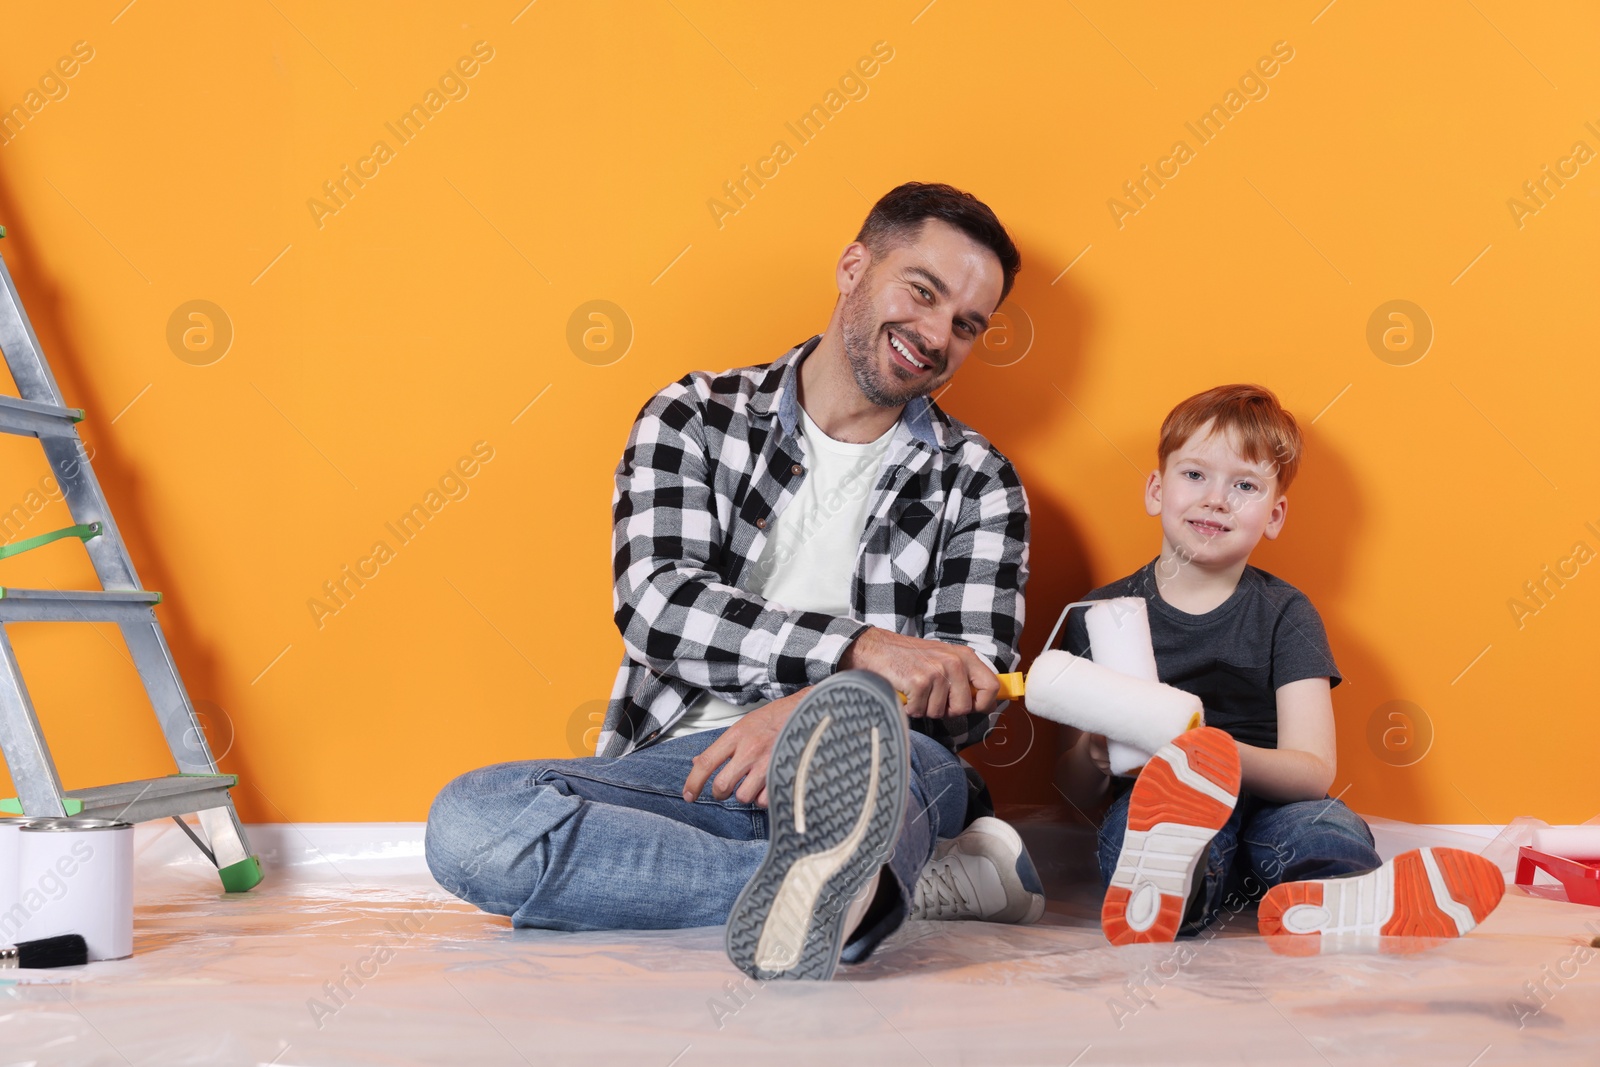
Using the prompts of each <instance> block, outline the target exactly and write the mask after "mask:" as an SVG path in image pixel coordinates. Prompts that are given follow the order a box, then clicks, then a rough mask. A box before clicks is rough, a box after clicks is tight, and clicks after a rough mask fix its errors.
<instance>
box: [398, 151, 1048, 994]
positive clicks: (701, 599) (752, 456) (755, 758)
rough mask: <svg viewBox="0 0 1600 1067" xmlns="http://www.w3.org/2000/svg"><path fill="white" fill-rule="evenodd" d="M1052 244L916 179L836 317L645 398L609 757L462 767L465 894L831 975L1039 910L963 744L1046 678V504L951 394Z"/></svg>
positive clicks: (455, 829) (538, 914)
mask: <svg viewBox="0 0 1600 1067" xmlns="http://www.w3.org/2000/svg"><path fill="white" fill-rule="evenodd" d="M1020 265H1021V260H1020V257H1019V255H1018V254H1017V250H1016V247H1015V246H1014V245H1013V244H1012V242H1011V239H1010V237H1009V236H1008V235H1007V234H1006V231H1005V229H1004V227H1002V226H1001V224H1000V222H999V220H998V219H997V218H996V217H995V215H994V213H993V212H992V211H990V210H989V208H988V207H986V206H985V205H984V204H982V203H981V202H979V201H978V200H977V199H976V198H974V197H972V196H971V195H970V194H967V193H962V192H960V191H958V190H956V189H953V188H951V187H950V186H947V185H933V184H921V183H915V182H913V183H908V184H906V185H902V186H900V187H898V188H896V189H894V190H892V191H891V192H890V193H888V194H887V195H886V196H884V198H883V199H882V200H880V201H879V202H878V203H877V205H875V206H874V207H873V209H872V211H871V213H870V214H869V215H868V217H867V220H866V222H865V224H864V225H863V226H862V229H861V231H860V233H859V234H858V235H857V237H856V240H855V241H853V242H852V243H851V244H850V245H849V246H848V247H846V248H845V250H844V252H843V254H842V255H841V256H840V258H839V261H838V264H837V267H836V270H835V274H836V279H837V283H838V288H839V293H840V296H839V299H838V301H837V302H836V303H835V306H834V310H833V313H832V316H831V317H830V319H829V322H828V326H827V329H826V331H825V332H824V333H822V334H821V335H820V336H818V337H813V338H811V339H810V340H809V341H807V342H805V343H803V344H801V345H798V346H796V347H795V348H793V349H791V350H790V351H789V352H788V353H787V354H785V355H784V356H783V357H781V358H780V359H778V360H776V361H774V362H773V363H770V364H765V365H761V366H753V367H743V368H739V369H735V370H730V371H725V372H723V373H722V374H718V375H712V374H709V373H705V372H695V373H691V374H688V375H685V376H684V377H683V378H681V379H680V380H678V381H677V382H674V383H673V384H672V385H669V386H667V387H666V388H664V389H662V390H661V391H660V392H658V393H656V394H655V395H654V396H653V397H651V398H650V400H649V401H648V402H646V403H645V405H644V407H643V409H642V410H641V411H640V413H639V415H638V418H637V419H636V421H635V422H634V426H633V430H632V433H631V434H630V436H629V439H628V445H627V448H626V449H625V451H624V452H623V455H622V460H621V462H620V463H619V464H618V466H617V471H616V491H615V494H614V496H613V501H612V510H613V520H614V527H613V547H614V565H613V577H614V583H615V584H614V589H613V606H614V608H615V617H616V622H617V627H618V629H619V630H620V631H621V633H622V638H623V643H624V645H625V647H626V653H625V656H624V658H623V662H622V666H621V668H620V669H619V671H618V673H617V679H616V683H615V685H614V686H613V689H612V693H611V703H610V707H609V708H608V710H607V715H606V721H605V724H604V728H603V730H602V732H601V736H600V740H599V743H598V746H597V755H595V756H594V757H584V758H578V759H567V760H533V761H525V762H519V763H507V764H499V765H496V766H493V767H487V768H484V769H482V770H478V771H473V772H471V773H469V774H466V775H463V776H462V777H460V778H458V779H456V780H455V781H454V782H452V783H450V785H448V786H447V787H446V788H445V789H444V791H443V792H442V793H440V795H439V797H438V799H437V800H436V801H435V802H434V805H433V809H432V811H431V813H430V816H429V820H428V832H427V857H428V862H429V865H430V867H431V868H432V870H433V873H434V876H435V877H436V878H437V879H438V880H439V882H440V884H441V885H443V886H444V887H445V888H446V889H448V890H450V891H451V892H452V893H455V894H456V895H457V896H460V897H462V898H463V899H465V900H468V901H470V902H472V903H473V904H476V905H477V906H479V907H481V908H483V909H485V910H487V911H492V912H495V913H497V914H502V915H509V916H510V917H511V919H512V922H513V924H514V925H518V926H537V927H544V928H550V929H560V930H593V929H639V928H665V927H685V926H708V925H719V924H722V923H724V922H726V923H727V925H728V933H727V936H728V945H729V954H730V957H731V958H732V959H733V960H734V962H735V963H736V964H737V965H739V966H740V967H741V968H742V969H744V970H745V971H746V972H747V973H750V974H752V975H755V976H758V977H763V978H767V977H816V978H825V977H829V976H831V975H832V973H833V971H834V968H835V966H836V965H837V964H838V963H839V962H840V961H841V959H842V960H843V961H845V962H855V961H859V960H861V959H864V958H865V957H866V955H867V954H868V953H869V952H871V951H872V949H873V948H874V947H875V946H876V945H877V944H878V943H879V942H880V941H881V940H882V939H883V938H884V937H885V936H887V935H888V934H889V933H890V932H892V931H893V930H894V929H895V928H896V927H898V926H899V924H900V923H901V922H902V921H903V920H904V919H905V918H906V917H907V916H908V915H915V916H920V917H926V918H940V917H979V918H987V919H991V920H1000V921H1011V922H1016V921H1030V922H1031V921H1033V920H1035V919H1037V918H1038V916H1039V914H1040V913H1042V911H1043V908H1044V897H1043V893H1042V890H1041V889H1040V887H1039V884H1038V879H1037V876H1036V874H1035V873H1034V871H1033V867H1032V864H1031V862H1030V861H1029V860H1028V858H1027V854H1026V852H1025V850H1024V849H1023V848H1022V842H1021V839H1020V838H1019V837H1017V835H1016V832H1015V831H1014V830H1012V829H1011V828H1010V827H1008V826H1006V825H1005V824H1004V823H1001V822H1000V821H999V820H996V819H992V818H980V819H977V820H975V821H973V822H972V825H971V826H970V828H966V832H965V833H963V832H962V831H963V829H964V827H966V824H967V822H968V819H967V810H968V806H967V805H968V777H967V773H966V772H967V768H966V765H965V764H964V763H963V762H962V761H961V760H960V759H959V758H958V757H957V756H956V755H955V750H956V749H958V748H960V747H962V746H964V745H969V744H973V743H975V742H977V741H980V740H982V738H983V736H984V735H985V734H986V733H987V732H988V730H989V729H990V728H991V727H992V725H993V723H994V721H995V719H996V718H997V717H998V715H999V712H1000V710H1001V708H1002V707H1003V706H1004V705H1003V702H999V701H997V699H996V696H997V694H998V691H999V683H998V680H997V679H996V677H995V673H996V671H997V670H998V671H1012V670H1015V669H1016V668H1017V667H1018V661H1019V659H1020V656H1019V652H1018V648H1017V641H1018V637H1019V634H1020V632H1021V629H1022V622H1023V587H1024V585H1025V584H1026V581H1027V573H1028V568H1027V560H1028V519H1029V516H1028V504H1027V498H1026V496H1025V495H1024V493H1023V489H1022V484H1021V482H1020V481H1019V480H1018V478H1017V474H1016V471H1015V470H1014V469H1013V467H1012V465H1011V463H1010V461H1009V460H1008V459H1006V457H1005V456H1003V455H1001V454H1000V453H999V452H998V451H997V450H996V449H995V448H994V447H993V446H992V445H990V444H989V442H988V441H986V440H985V439H984V438H983V437H981V436H980V435H978V434H977V433H976V432H974V431H973V430H971V429H969V428H968V427H966V426H964V425H962V424H961V423H959V422H957V421H955V420H954V419H951V418H950V417H949V416H947V415H946V414H945V413H944V412H943V411H941V410H940V409H939V408H938V407H937V406H936V405H935V404H934V403H933V401H932V400H931V399H930V394H931V393H933V391H934V390H936V389H938V388H940V387H942V386H943V385H944V384H945V383H946V382H948V381H949V380H950V378H951V377H952V376H953V375H954V374H955V373H956V371H957V370H958V369H959V368H960V367H961V364H962V363H963V362H964V361H965V359H966V358H967V356H968V354H969V352H970V351H971V349H972V346H973V344H974V343H976V342H977V341H978V339H979V338H980V337H981V336H982V334H983V332H984V330H985V329H986V328H987V326H988V322H989V318H990V316H991V315H992V314H993V313H994V311H995V309H996V308H997V307H998V306H999V305H1000V303H1001V301H1002V300H1004V299H1005V296H1006V294H1007V293H1008V292H1010V289H1011V284H1012V282H1013V280H1014V278H1015V276H1016V272H1017V270H1018V268H1019V267H1020ZM897 691H898V693H899V694H904V705H903V708H902V705H901V702H900V701H901V697H900V696H899V695H897ZM908 722H909V724H910V725H911V727H913V728H914V729H912V730H908V728H907V724H908ZM974 777H975V772H974ZM769 808H770V810H769ZM769 818H770V820H772V825H771V834H770V840H769ZM958 835H959V836H958ZM941 839H944V840H942V841H941ZM891 852H892V854H891Z"/></svg>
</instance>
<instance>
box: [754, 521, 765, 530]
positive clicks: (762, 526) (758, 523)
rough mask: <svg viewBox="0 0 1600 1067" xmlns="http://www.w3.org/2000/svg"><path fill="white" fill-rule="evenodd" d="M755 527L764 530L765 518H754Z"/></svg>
mask: <svg viewBox="0 0 1600 1067" xmlns="http://www.w3.org/2000/svg"><path fill="white" fill-rule="evenodd" d="M756 527H757V528H758V529H762V530H765V529H766V528H767V520H766V519H757V520H756Z"/></svg>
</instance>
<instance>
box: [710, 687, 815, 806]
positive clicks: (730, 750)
mask: <svg viewBox="0 0 1600 1067" xmlns="http://www.w3.org/2000/svg"><path fill="white" fill-rule="evenodd" d="M810 691H811V687H810V686H807V687H806V688H804V689H802V690H800V691H799V692H798V693H790V694H789V695H788V696H786V697H779V698H778V699H777V700H773V701H769V702H768V703H766V704H763V705H761V707H759V708H757V709H756V710H754V711H752V712H749V713H747V714H746V715H744V717H743V718H741V719H740V720H739V721H738V722H736V723H734V724H733V725H732V726H730V727H728V728H727V729H726V730H724V731H722V736H721V737H719V738H717V739H716V740H715V741H713V742H711V744H710V746H709V747H708V748H706V750H705V751H704V752H702V753H700V755H698V756H696V757H695V758H694V760H693V763H694V769H693V770H691V771H690V772H689V777H688V779H687V780H685V781H684V783H683V799H684V800H686V801H688V802H689V803H691V804H692V803H694V801H695V798H696V797H698V796H699V795H700V791H701V790H702V789H704V788H705V785H706V780H707V779H709V778H710V777H711V775H712V773H713V772H715V771H716V769H717V768H718V767H721V768H722V773H721V774H718V775H717V778H716V781H714V782H712V783H711V795H712V796H714V797H716V798H717V799H718V800H727V799H728V797H730V796H736V797H738V799H739V800H740V801H741V802H743V803H745V804H758V805H760V806H761V807H763V808H764V807H766V806H767V763H768V761H770V760H771V759H772V744H773V742H774V741H776V740H777V739H778V731H779V730H782V729H783V724H784V723H786V722H788V721H789V716H790V714H791V713H793V711H794V708H795V705H796V704H798V703H800V698H801V697H803V696H805V695H806V694H807V693H808V692H810ZM741 779H743V781H742V782H741V781H740V780H741Z"/></svg>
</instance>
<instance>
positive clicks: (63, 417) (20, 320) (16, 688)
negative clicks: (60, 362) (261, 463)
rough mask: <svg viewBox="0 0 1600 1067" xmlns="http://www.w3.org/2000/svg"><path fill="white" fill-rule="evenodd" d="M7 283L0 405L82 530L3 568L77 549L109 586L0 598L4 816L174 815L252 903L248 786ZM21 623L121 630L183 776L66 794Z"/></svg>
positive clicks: (22, 546)
mask: <svg viewBox="0 0 1600 1067" xmlns="http://www.w3.org/2000/svg"><path fill="white" fill-rule="evenodd" d="M4 236H5V229H4V227H0V237H4ZM0 283H3V291H0V350H3V351H4V354H5V360H6V365H7V366H8V367H10V369H11V377H12V378H13V379H14V380H15V381H16V383H17V391H18V392H19V393H21V394H22V397H21V399H13V398H11V397H7V396H0V432H3V433H9V434H19V435H22V436H27V437H37V438H38V439H39V443H40V444H41V445H43V446H44V453H45V458H46V459H47V460H48V461H49V463H50V468H51V470H52V471H53V473H54V474H55V477H56V480H57V482H58V483H59V484H60V486H61V489H62V491H63V494H64V496H65V498H66V503H67V508H68V510H69V511H70V512H71V513H72V519H73V522H74V523H75V524H76V525H74V526H70V527H68V528H66V529H64V530H56V531H53V532H51V533H47V534H43V535H40V536H38V537H31V538H28V539H27V540H25V541H20V542H17V543H15V544H12V545H7V546H5V547H4V548H3V549H0V559H3V558H5V557H6V556H12V555H16V554H18V553H19V552H26V551H28V550H30V549H33V548H38V547H39V546H41V545H44V544H48V543H49V542H51V541H55V540H60V539H63V538H68V537H75V538H77V539H79V540H81V541H82V542H83V546H84V548H85V550H87V552H88V553H89V559H90V561H91V562H92V563H93V564H94V569H95V573H96V574H97V575H98V576H99V578H100V585H101V590H97V591H87V590H86V591H79V590H65V591H63V590H60V589H13V588H11V587H10V586H0V752H3V753H4V755H5V761H6V766H7V768H8V769H9V770H10V772H11V780H12V782H13V783H14V784H15V785H16V788H17V796H16V797H15V798H13V799H10V800H0V811H9V812H11V813H13V814H18V815H28V816H48V815H55V816H63V815H75V816H85V817H96V818H114V819H120V820H123V821H126V822H143V821H145V820H147V819H160V818H165V817H166V816H169V815H170V816H171V817H172V819H173V821H175V822H176V823H177V824H178V825H179V826H181V827H182V828H183V831H184V833H186V834H188V835H189V837H190V838H191V839H193V841H194V843H195V844H196V845H197V846H199V848H200V851H202V852H204V853H205V854H206V857H207V858H208V859H209V860H210V861H211V862H212V863H214V864H215V865H216V867H217V873H218V874H219V875H220V876H221V878H222V886H223V888H224V889H225V890H227V891H228V892H230V893H242V892H244V891H245V890H247V889H250V888H253V887H254V886H255V885H257V884H258V883H259V882H260V881H261V862H260V861H259V860H258V859H257V858H256V857H255V856H253V855H251V854H250V846H249V843H248V841H247V839H246V838H245V833H244V827H243V826H242V825H241V824H240V822H239V815H238V813H237V812H236V811H234V808H233V800H232V798H231V797H230V796H229V795H228V790H229V789H230V788H232V787H233V786H235V785H237V784H238V778H237V777H235V776H234V775H231V774H219V773H218V772H217V765H216V761H215V760H213V759H212V758H211V747H210V745H209V744H208V743H207V742H206V735H205V732H204V731H203V730H202V729H201V727H200V721H199V719H198V718H196V716H195V712H194V706H193V705H192V704H191V703H190V702H189V694H188V692H187V691H186V690H185V689H184V687H183V679H182V678H180V677H179V676H178V666H177V664H176V663H174V662H173V659H172V652H171V651H170V650H169V649H168V648H167V640H166V638H165V637H164V636H163V635H162V633H161V624H160V623H159V622H157V621H156V614H155V610H154V608H155V605H156V604H159V603H160V602H161V594H160V593H155V592H149V591H146V590H144V589H142V588H140V585H139V576H138V574H137V573H135V571H134V569H133V561H132V560H130V559H129V558H128V550H127V548H126V546H124V545H123V543H122V535H121V534H120V533H119V532H118V530H117V523H116V520H115V519H113V518H112V517H111V508H110V507H109V505H107V503H106V498H105V494H104V493H102V492H101V491H100V482H99V481H98V480H97V479H96V478H95V476H94V469H93V468H92V467H90V466H89V457H88V455H87V454H86V453H85V451H84V447H83V440H82V438H80V437H79V436H78V427H77V424H78V423H79V422H80V421H82V419H83V409H81V408H69V407H67V406H66V403H65V401H64V399H63V398H62V396H61V390H60V389H59V388H58V387H57V386H56V380H55V375H54V374H52V373H51V372H50V365H49V364H48V363H47V362H45V358H44V352H43V351H42V350H41V349H40V347H39V338H38V337H37V336H36V335H35V334H34V332H33V325H32V324H31V323H30V322H29V321H28V314H27V312H26V311H24V310H23V307H22V299H21V297H19V296H18V295H17V287H16V286H15V285H14V284H13V283H12V281H11V272H10V270H8V269H7V268H6V264H5V258H4V256H0ZM18 622H114V623H116V624H117V625H118V627H119V628H120V629H121V630H122V637H123V640H124V641H126V642H127V645H128V651H129V653H130V654H131V655H132V657H133V662H134V665H135V666H136V667H137V668H138V671H139V678H140V680H141V681H143V682H144V688H145V692H146V694H147V695H148V696H149V698H150V704H151V706H152V707H154V708H155V712H156V717H157V719H159V720H160V723H161V732H162V734H163V735H164V736H165V737H166V740H167V748H169V749H170V750H171V752H172V758H173V760H174V761H175V762H176V763H177V766H178V771H179V773H178V774H173V775H167V776H166V777H162V778H149V779H145V780H143V781H137V782H124V783H122V784H120V785H106V786H99V787H96V788H93V789H62V788H61V778H60V776H59V775H57V773H56V765H55V761H54V760H53V759H51V757H50V749H49V747H48V746H47V745H46V744H45V740H44V733H43V732H42V731H41V730H40V728H39V719H38V717H37V716H36V715H35V714H34V710H33V701H32V700H31V699H30V698H29V696H28V689H27V686H26V685H24V684H23V680H22V671H21V669H20V668H19V666H18V665H17V657H16V653H15V651H14V650H13V649H12V647H11V640H10V638H9V636H8V635H7V632H6V631H7V629H8V628H9V627H10V626H11V624H12V623H18ZM190 813H195V814H198V816H199V822H200V829H201V831H202V832H203V834H204V840H202V839H201V838H200V837H199V836H197V835H196V834H195V832H194V831H193V830H192V829H190V827H189V825H188V824H187V823H186V822H184V821H183V819H182V818H181V816H183V815H186V814H190Z"/></svg>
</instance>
